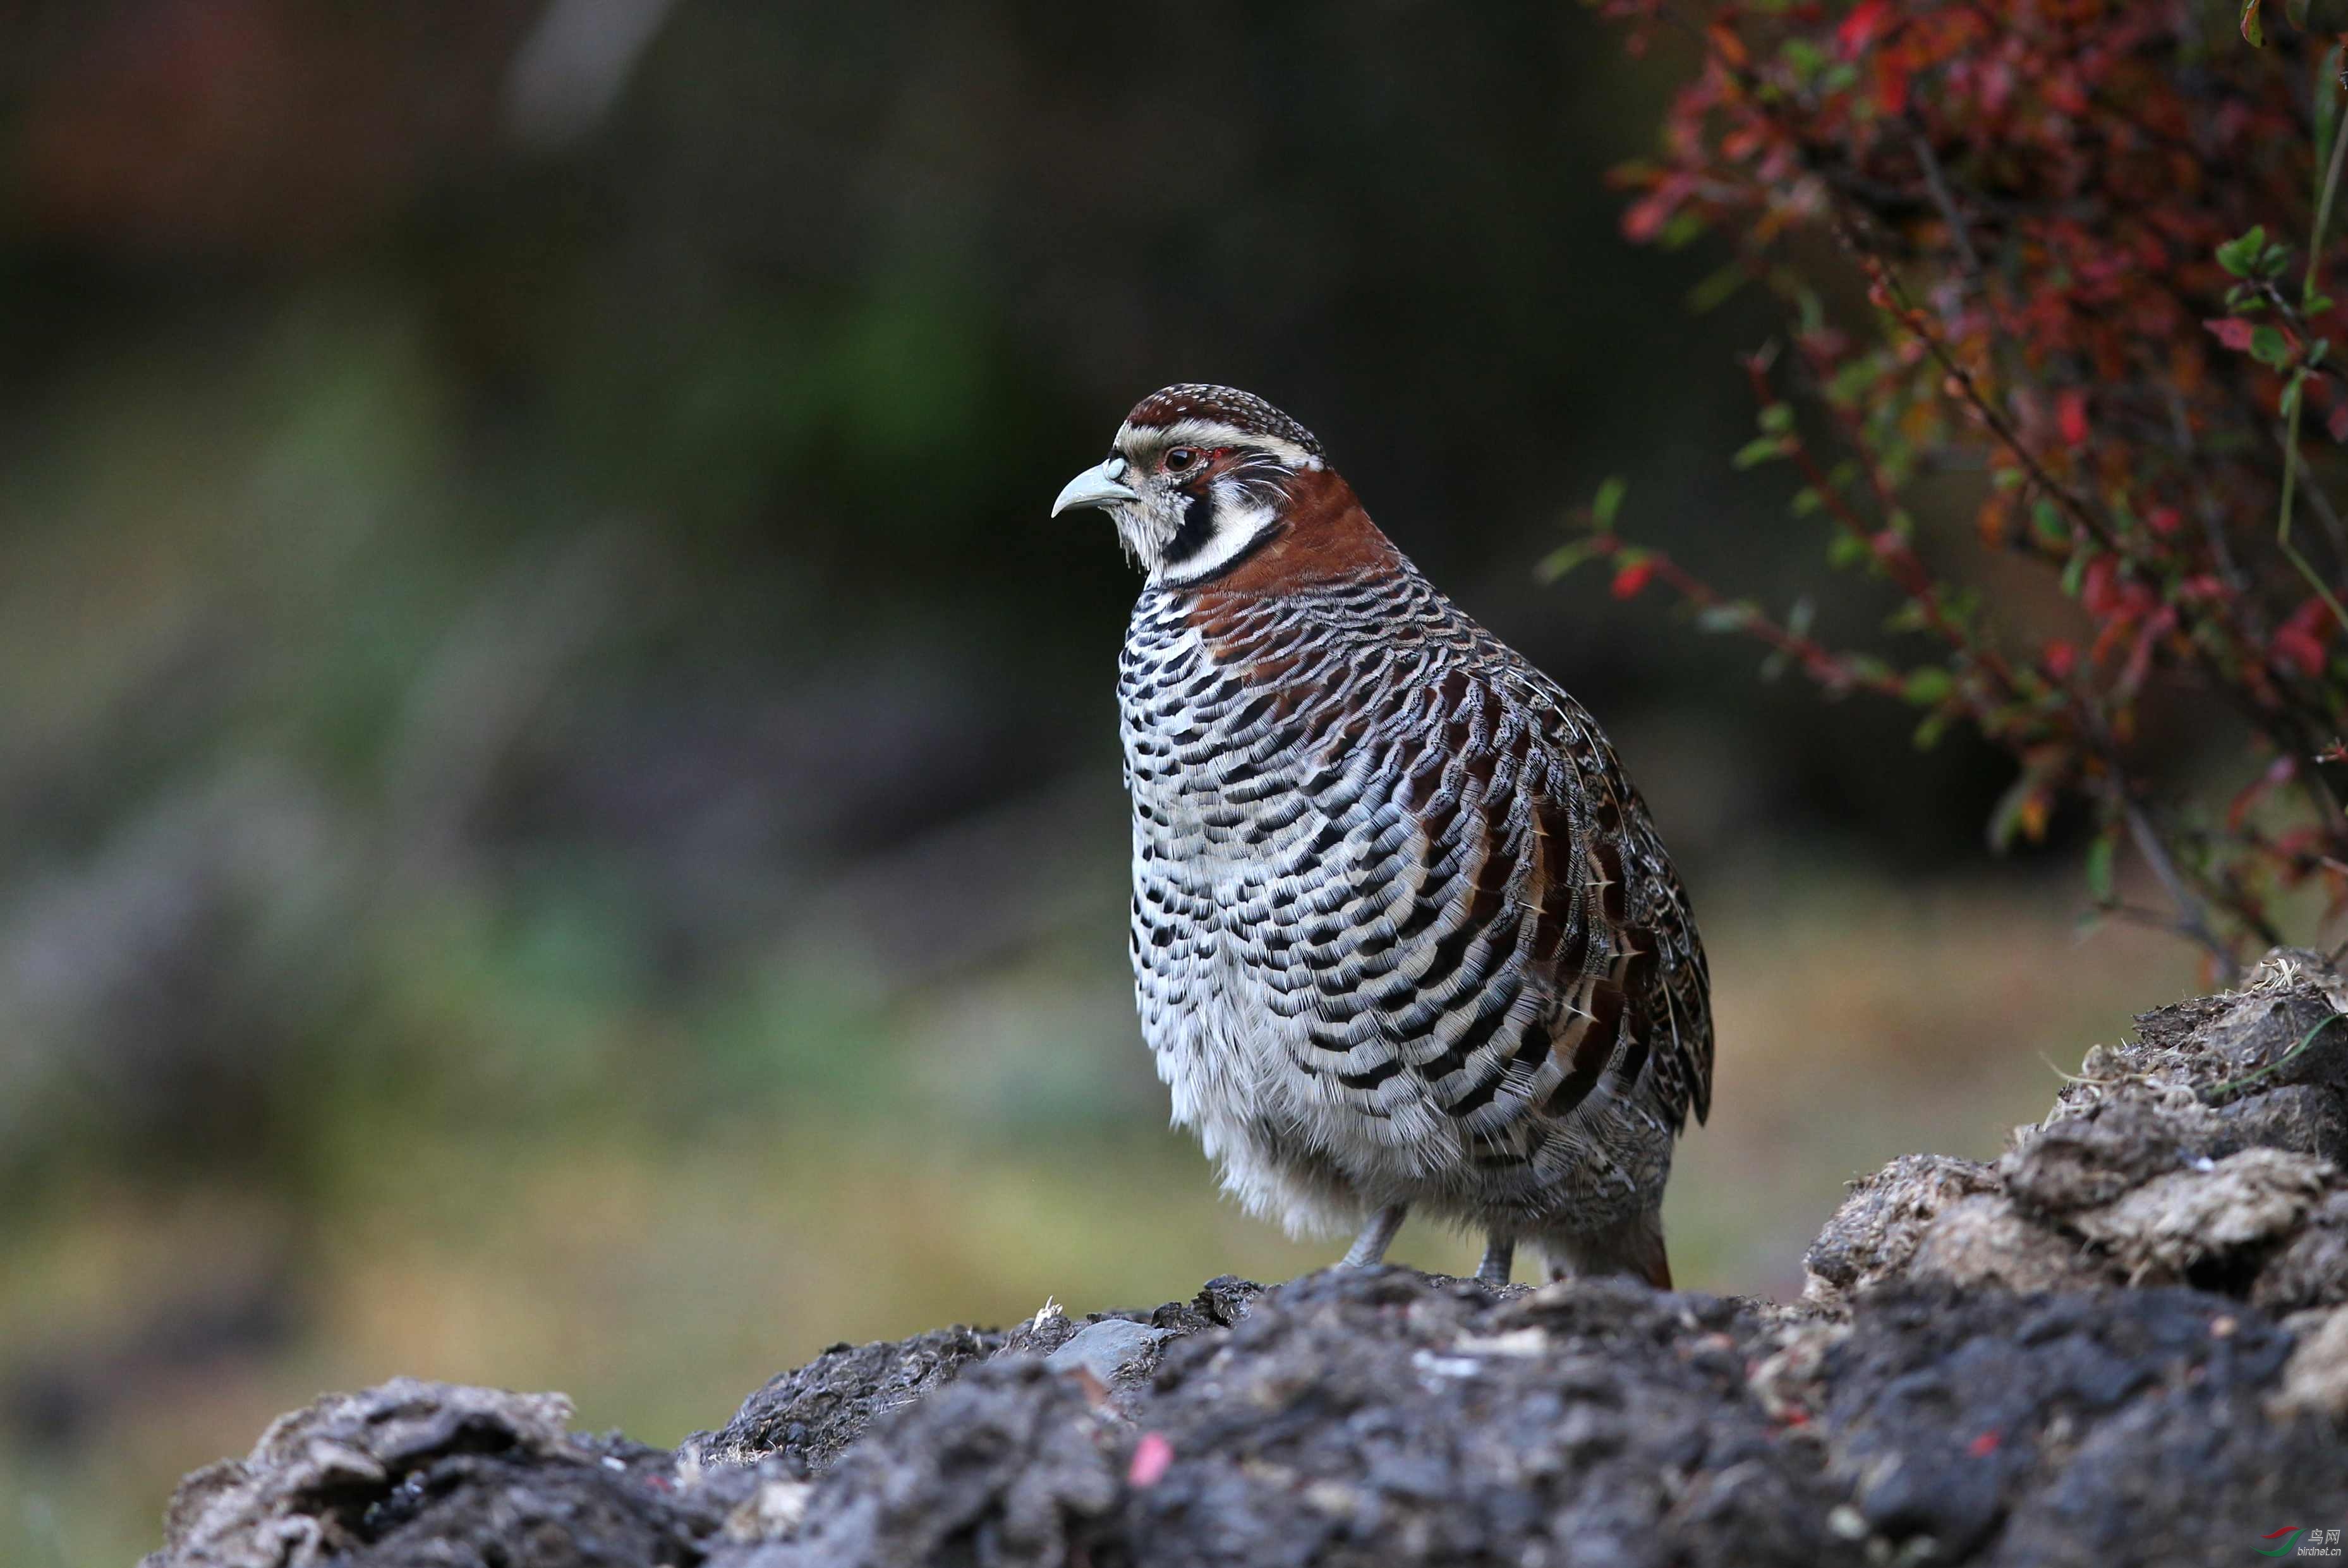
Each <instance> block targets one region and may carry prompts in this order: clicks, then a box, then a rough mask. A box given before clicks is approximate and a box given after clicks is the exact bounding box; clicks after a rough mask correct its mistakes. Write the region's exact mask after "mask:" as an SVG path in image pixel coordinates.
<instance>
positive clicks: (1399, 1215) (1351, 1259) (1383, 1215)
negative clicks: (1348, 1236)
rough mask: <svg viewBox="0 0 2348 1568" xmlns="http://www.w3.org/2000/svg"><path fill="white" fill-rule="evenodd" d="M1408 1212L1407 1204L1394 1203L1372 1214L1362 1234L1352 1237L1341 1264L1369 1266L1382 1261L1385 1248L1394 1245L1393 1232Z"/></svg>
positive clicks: (1349, 1266)
mask: <svg viewBox="0 0 2348 1568" xmlns="http://www.w3.org/2000/svg"><path fill="white" fill-rule="evenodd" d="M1408 1213H1410V1205H1409V1204H1392V1205H1390V1206H1388V1207H1386V1208H1383V1209H1380V1210H1379V1211H1378V1212H1377V1213H1376V1214H1372V1215H1371V1216H1370V1223H1369V1224H1367V1225H1364V1226H1363V1227H1362V1234H1361V1235H1357V1236H1355V1237H1354V1245H1353V1246H1352V1247H1351V1248H1350V1249H1349V1250H1348V1251H1347V1252H1346V1254H1345V1261H1344V1265H1343V1266H1344V1267H1346V1268H1370V1267H1374V1266H1376V1265H1378V1264H1381V1263H1384V1262H1385V1258H1386V1248H1388V1247H1390V1246H1392V1245H1394V1238H1395V1232H1396V1231H1398V1230H1400V1229H1402V1221H1403V1216H1404V1215H1405V1214H1408Z"/></svg>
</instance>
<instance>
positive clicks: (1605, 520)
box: [1590, 474, 1631, 528]
mask: <svg viewBox="0 0 2348 1568" xmlns="http://www.w3.org/2000/svg"><path fill="white" fill-rule="evenodd" d="M1630 487H1631V482H1630V481H1629V480H1628V479H1625V478H1624V477H1622V475H1620V474H1609V475H1607V476H1606V477H1605V479H1604V480H1603V481H1601V483H1600V485H1599V487H1598V494H1597V495H1596V496H1595V497H1592V498H1591V503H1590V520H1591V522H1593V523H1596V524H1597V525H1598V526H1599V527H1600V528H1612V527H1613V526H1614V514H1615V513H1617V512H1619V511H1621V510H1622V493H1623V492H1624V491H1625V490H1628V489H1629V488H1630Z"/></svg>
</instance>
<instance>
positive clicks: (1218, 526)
mask: <svg viewBox="0 0 2348 1568" xmlns="http://www.w3.org/2000/svg"><path fill="white" fill-rule="evenodd" d="M1210 493H1211V494H1212V495H1213V497H1214V500H1215V531H1214V535H1213V537H1211V538H1209V539H1208V541H1207V546H1206V548H1204V549H1202V550H1200V552H1199V553H1198V554H1197V555H1194V556H1191V557H1189V559H1186V560H1184V561H1182V562H1181V563H1180V564H1179V566H1175V567H1171V568H1160V569H1157V570H1155V571H1152V572H1151V573H1150V580H1151V581H1153V582H1157V583H1160V584H1162V585H1164V586H1166V587H1169V588H1179V587H1180V586H1182V584H1184V583H1186V582H1197V581H1199V580H1200V579H1202V578H1209V577H1212V576H1214V575H1215V573H1217V572H1219V571H1220V570H1222V569H1223V568H1224V567H1226V566H1228V565H1230V564H1231V559H1232V558H1233V557H1235V556H1237V555H1238V554H1239V553H1240V552H1241V551H1242V550H1244V549H1246V548H1248V547H1249V546H1250V545H1251V544H1253V543H1255V541H1256V540H1257V539H1259V538H1262V537H1263V534H1264V530H1266V529H1267V528H1271V527H1272V524H1273V522H1274V521H1275V520H1276V518H1277V514H1275V513H1274V512H1273V511H1272V508H1271V507H1262V506H1254V507H1251V506H1247V505H1244V504H1242V501H1241V497H1242V496H1243V495H1244V492H1243V491H1242V490H1241V488H1240V487H1238V486H1236V485H1231V484H1225V483H1219V484H1217V485H1216V486H1215V487H1214V488H1213V490H1212V491H1211V492H1210Z"/></svg>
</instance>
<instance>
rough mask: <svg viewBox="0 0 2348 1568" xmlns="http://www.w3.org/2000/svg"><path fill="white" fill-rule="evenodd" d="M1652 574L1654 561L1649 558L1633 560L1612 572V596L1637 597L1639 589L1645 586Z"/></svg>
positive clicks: (1653, 572)
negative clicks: (1619, 569)
mask: <svg viewBox="0 0 2348 1568" xmlns="http://www.w3.org/2000/svg"><path fill="white" fill-rule="evenodd" d="M1654 575H1655V563H1654V562H1653V561H1650V560H1643V561H1633V562H1632V564H1630V565H1629V566H1626V567H1624V568H1623V569H1622V570H1621V571H1618V572H1616V573H1615V574H1614V597H1615V598H1617V599H1636V598H1638V597H1639V590H1640V589H1643V588H1644V587H1646V586H1647V584H1648V582H1649V580H1650V579H1653V577H1654Z"/></svg>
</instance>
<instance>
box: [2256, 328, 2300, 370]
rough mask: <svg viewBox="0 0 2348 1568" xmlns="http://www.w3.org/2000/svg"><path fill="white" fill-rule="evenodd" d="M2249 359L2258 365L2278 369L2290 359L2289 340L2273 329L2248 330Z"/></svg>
mask: <svg viewBox="0 0 2348 1568" xmlns="http://www.w3.org/2000/svg"><path fill="white" fill-rule="evenodd" d="M2250 357H2251V358H2252V359H2254V360H2257V361H2258V362H2259V363H2260V364H2267V365H2273V366H2275V367H2277V368H2278V369H2280V368H2281V366H2282V365H2283V364H2285V363H2286V362H2288V361H2289V360H2290V358H2291V343H2290V340H2288V339H2287V338H2285V337H2284V336H2283V335H2282V333H2281V331H2280V330H2279V329H2277V328H2274V327H2252V328H2251V329H2250Z"/></svg>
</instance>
